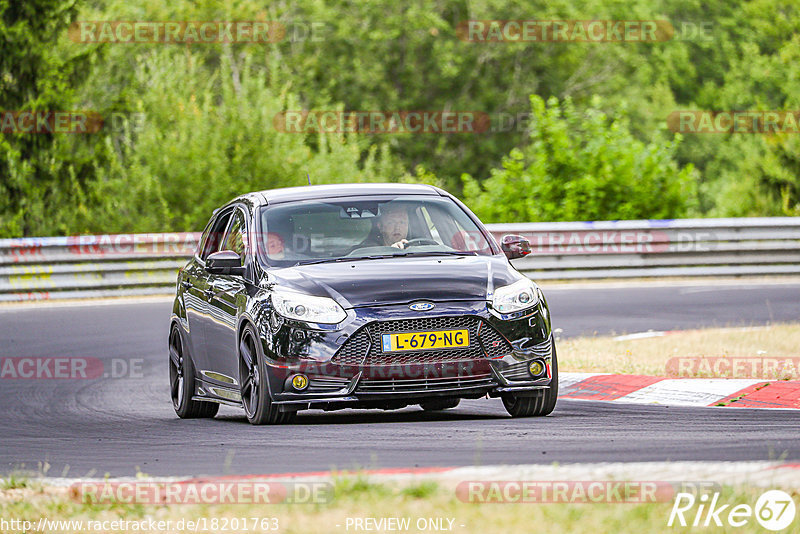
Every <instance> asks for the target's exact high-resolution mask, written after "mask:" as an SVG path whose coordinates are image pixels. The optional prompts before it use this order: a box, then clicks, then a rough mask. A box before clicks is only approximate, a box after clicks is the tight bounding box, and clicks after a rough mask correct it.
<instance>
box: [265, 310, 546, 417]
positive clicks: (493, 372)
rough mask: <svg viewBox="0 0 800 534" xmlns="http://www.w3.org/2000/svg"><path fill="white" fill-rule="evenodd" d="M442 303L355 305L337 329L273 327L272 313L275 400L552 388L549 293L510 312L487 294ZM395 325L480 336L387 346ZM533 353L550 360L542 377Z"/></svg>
mask: <svg viewBox="0 0 800 534" xmlns="http://www.w3.org/2000/svg"><path fill="white" fill-rule="evenodd" d="M436 306H437V307H436V311H437V313H436V314H420V315H417V316H414V317H409V310H408V306H407V305H397V306H381V307H375V308H362V309H359V310H351V312H352V313H351V316H350V318H349V319H348V321H346V322H345V324H343V325H342V327H341V328H339V329H337V330H335V331H313V330H310V329H309V328H308V327H306V326H304V325H302V324H296V323H291V322H289V321H278V323H279V325H278V326H279V328H274V327H275V322H274V321H273V322H272V325H273V329H272V330H273V333H272V334H271V335H268V336H265V338H264V340H263V341H264V349H265V354H266V355H267V358H266V364H267V368H268V373H267V375H268V377H269V382H270V393H271V398H272V402H273V403H275V404H278V405H285V406H286V408H287V409H305V408H317V407H319V408H326V407H334V406H336V407H347V406H353V405H356V404H362V405H370V404H371V403H372V404H375V405H381V403H384V404H385V403H387V401H393V405H394V406H396V405H398V403H402V402H406V403H407V404H415V403H416V402H414V401H417V402H418V401H419V400H420V399H424V398H430V397H460V398H479V397H483V396H486V395H489V396H499V395H501V394H503V393H510V392H513V393H515V394H519V395H524V394H525V393H531V394H533V393H535V392H536V391H537V390H541V389H547V388H549V386H550V382H551V380H552V355H553V340H552V334H551V329H550V318H549V312H548V309H547V305H546V303H545V302H544V301H541V302H540V303H539V305H538V306H536V307H534V308H532V309H531V310H529V311H528V312H525V313H521V314H517V315H516V316H515V317H513V318H510V319H509V318H505V319H501V318H499V317H496V316H495V315H494V314H492V313H491V312H490V311H489V310H488V309H487V306H486V303H485V302H453V303H437V305H436ZM415 322H416V323H415ZM412 323H413V324H412ZM387 325H388V326H387ZM392 325H402V327H403V328H401V329H400V330H401V331H414V330H415V329H416V328H415V326H419V325H423V326H419V330H425V329H426V327H425V326H424V325H430V329H431V330H438V329H447V328H468V329H469V330H470V336H471V339H472V340H473V343H474V344H473V343H471V345H470V349H469V350H468V351H467V350H461V351H460V350H442V351H438V352H428V353H424V354H423V353H418V354H415V355H410V356H409V355H407V354H394V353H389V354H387V353H383V352H382V351H381V349H380V344H379V343H378V340H379V339H380V337H379V336H380V333H382V332H387V331H392V330H391V327H392ZM296 340H299V341H296ZM534 359H538V360H540V361H541V362H542V363H543V364H544V366H545V372H544V373H543V374H542V375H541V376H538V377H532V376H531V375H530V374H529V373H528V365H529V363H530V362H531V360H534ZM295 374H303V375H305V376H306V377H307V378H308V379H309V380H308V382H309V384H308V387H307V388H306V389H304V390H303V391H301V392H297V391H293V388H292V387H291V386H290V383H291V380H290V379H291V377H292V376H293V375H295ZM394 401H396V402H394ZM390 404H391V403H390Z"/></svg>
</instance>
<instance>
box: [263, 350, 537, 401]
mask: <svg viewBox="0 0 800 534" xmlns="http://www.w3.org/2000/svg"><path fill="white" fill-rule="evenodd" d="M534 359H538V360H541V361H542V362H543V363H544V365H545V373H544V374H543V375H542V376H541V377H538V378H534V377H532V376H530V375H529V374H528V366H529V364H530V362H531V360H534ZM340 367H342V366H334V365H330V364H329V365H323V366H320V365H314V364H311V365H308V364H306V365H300V366H297V367H293V368H285V367H270V368H269V372H270V375H271V382H273V383H276V385H281V386H284V387H285V386H286V384H287V382H288V381H289V379H290V377H291V376H293V375H295V374H304V375H306V376H307V377H308V378H309V385H308V387H307V388H306V390H305V391H303V392H290V391H280V392H277V391H276V389H277V388H275V389H273V395H272V398H273V400H272V402H273V403H275V404H278V405H295V406H296V408H297V409H305V408H315V407H320V408H325V407H326V405H328V404H331V403H334V404H339V403H348V404H359V403H361V404H369V403H373V402H378V403H380V402H382V401H387V400H396V401H400V400H407V401H419V400H421V399H424V398H430V397H460V398H480V397H484V396H487V395H488V396H490V397H496V396H500V395H501V394H503V393H515V394H520V395H524V394H525V393H534V392H536V391H537V390H541V389H549V387H550V383H551V381H552V339H548V340H547V341H546V342H544V343H542V344H541V346H540V347H538V351H537V352H536V353H535V354H533V353H528V354H526V355H524V356H522V357H520V355H519V354H509V355H506V356H504V357H502V358H498V359H493V360H467V361H460V362H446V363H438V364H427V365H424V364H423V365H403V366H373V367H370V368H360V369H358V370H357V371H355V373H354V374H353V375H352V376H351V377H350V378H347V377H346V376H341V375H342V373H343V372H344V374H346V371H345V370H344V369H341V368H340ZM414 403H415V402H408V404H414Z"/></svg>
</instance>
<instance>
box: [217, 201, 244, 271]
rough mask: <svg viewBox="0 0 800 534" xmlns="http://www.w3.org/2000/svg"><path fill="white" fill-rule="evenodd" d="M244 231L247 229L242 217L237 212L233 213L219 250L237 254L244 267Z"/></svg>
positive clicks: (240, 213)
mask: <svg viewBox="0 0 800 534" xmlns="http://www.w3.org/2000/svg"><path fill="white" fill-rule="evenodd" d="M246 231H247V228H246V227H245V223H244V216H243V215H242V212H240V211H239V210H236V211H234V212H233V216H232V217H231V223H230V226H229V227H228V231H227V232H226V233H225V238H224V240H223V242H222V246H221V247H220V249H219V250H232V251H234V252H236V253H237V254H239V256H241V258H242V265H244V262H245V257H246V252H247V251H246V250H245V246H244V242H245V237H244V234H245V233H246Z"/></svg>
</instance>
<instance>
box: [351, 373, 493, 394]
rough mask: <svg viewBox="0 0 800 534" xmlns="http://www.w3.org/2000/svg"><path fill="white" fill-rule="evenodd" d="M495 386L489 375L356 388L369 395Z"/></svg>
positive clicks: (395, 381) (399, 381)
mask: <svg viewBox="0 0 800 534" xmlns="http://www.w3.org/2000/svg"><path fill="white" fill-rule="evenodd" d="M496 385H497V382H495V381H494V379H493V378H492V376H491V374H481V375H472V376H457V377H450V378H421V379H415V380H404V379H395V378H389V379H384V380H367V379H364V380H361V382H360V383H359V385H358V387H357V388H356V393H357V394H369V393H425V392H435V391H450V390H460V389H474V388H491V387H494V386H496Z"/></svg>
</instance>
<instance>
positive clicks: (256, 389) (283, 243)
mask: <svg viewBox="0 0 800 534" xmlns="http://www.w3.org/2000/svg"><path fill="white" fill-rule="evenodd" d="M529 252H530V245H529V244H528V242H527V241H526V240H525V239H523V238H522V237H520V236H514V235H506V236H503V238H502V239H501V242H500V243H498V242H497V241H496V240H495V239H494V237H493V236H492V235H491V234H490V233H489V232H488V231H487V230H486V228H485V227H484V226H483V225H482V224H481V223H480V221H479V220H478V219H477V217H476V216H475V215H474V214H472V212H470V210H469V209H468V208H467V207H466V206H464V205H463V204H462V203H461V202H459V201H458V200H457V199H456V198H455V197H453V196H452V195H450V194H448V193H446V192H445V191H442V190H441V189H438V188H435V187H431V186H425V185H403V184H369V185H367V184H357V185H356V184H353V185H336V186H309V187H296V188H287V189H276V190H270V191H263V192H258V193H250V194H247V195H243V196H241V197H238V198H236V199H234V200H232V201H231V202H229V203H228V204H226V205H224V206H223V207H221V208H219V209H218V210H216V211H215V212H214V214H213V216H212V217H211V220H210V221H209V223H208V226H207V227H206V229H205V231H204V232H203V234H202V238H201V240H200V244H199V246H198V248H197V251H196V253H195V255H194V257H193V258H192V259H191V260H190V261H189V262H188V263H187V265H186V266H185V267H183V268H182V269H181V270H180V272H179V274H178V284H177V296H176V298H175V303H174V306H173V311H172V316H171V324H170V334H169V374H170V383H171V395H172V403H173V405H174V407H175V411H176V412H177V414H178V416H180V417H182V418H190V417H213V416H214V415H216V413H217V410H218V408H219V405H220V404H228V405H232V406H238V407H241V408H243V409H244V411H245V414H246V415H247V419H248V420H249V421H250V422H251V423H253V424H265V423H269V424H278V423H286V422H289V421H291V420H293V418H294V417H295V415H296V414H297V412H298V411H300V410H307V409H323V410H338V409H343V408H380V409H399V408H403V407H406V406H409V405H419V406H420V407H421V408H422V409H423V410H445V409H448V408H454V407H456V406H457V405H458V403H459V401H460V400H461V399H477V398H482V397H487V396H488V397H500V398H501V399H502V401H503V404H504V406H505V408H506V410H507V411H508V413H509V414H511V415H512V416H514V417H526V416H543V415H547V414H549V413H550V412H552V411H553V408H554V407H555V404H556V398H557V394H558V363H557V359H556V349H555V345H554V342H553V336H552V333H551V326H550V314H549V311H548V308H547V303H546V301H545V298H544V295H543V294H542V291H541V290H540V289H539V287H538V286H537V285H536V284H535V283H533V282H532V281H530V280H529V279H528V278H526V277H525V276H523V275H522V274H520V273H519V272H518V271H517V270H516V269H515V268H514V267H513V266H512V265H511V264H510V262H509V260H511V259H515V258H519V257H522V256H524V255H526V254H527V253H529Z"/></svg>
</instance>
